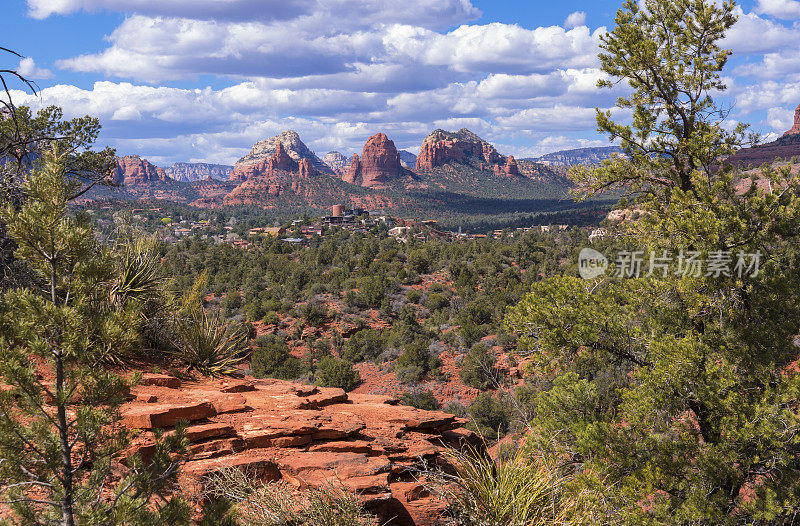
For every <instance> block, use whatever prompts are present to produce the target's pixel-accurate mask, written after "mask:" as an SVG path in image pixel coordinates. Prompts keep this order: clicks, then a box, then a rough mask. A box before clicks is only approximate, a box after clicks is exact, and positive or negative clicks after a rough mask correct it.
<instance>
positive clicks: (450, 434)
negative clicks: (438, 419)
mask: <svg viewBox="0 0 800 526" xmlns="http://www.w3.org/2000/svg"><path fill="white" fill-rule="evenodd" d="M441 441H442V443H443V444H446V445H448V446H451V447H457V448H460V447H464V446H467V445H469V446H472V447H479V446H481V445H482V444H483V440H482V439H481V437H480V436H478V434H477V433H475V432H474V431H470V430H469V429H462V428H458V429H450V430H447V431H443V432H442V436H441Z"/></svg>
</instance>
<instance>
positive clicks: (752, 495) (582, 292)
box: [507, 0, 800, 524]
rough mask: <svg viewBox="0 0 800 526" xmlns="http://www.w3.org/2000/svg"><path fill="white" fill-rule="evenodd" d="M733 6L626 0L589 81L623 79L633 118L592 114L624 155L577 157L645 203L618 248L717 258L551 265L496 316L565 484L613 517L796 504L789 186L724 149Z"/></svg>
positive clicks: (798, 209)
mask: <svg viewBox="0 0 800 526" xmlns="http://www.w3.org/2000/svg"><path fill="white" fill-rule="evenodd" d="M732 12H733V4H732V3H730V2H726V3H722V4H720V3H716V2H710V1H703V0H643V1H641V2H634V1H630V0H629V1H628V2H626V3H625V4H624V6H623V8H622V9H620V10H619V11H618V13H617V16H616V27H615V28H613V30H611V31H610V32H609V33H608V34H606V35H605V36H604V37H603V38H602V44H601V48H602V53H601V54H600V59H601V64H602V68H603V70H604V71H605V73H606V74H607V75H608V80H605V81H602V82H601V83H600V85H601V86H608V85H611V84H613V83H627V84H628V88H629V91H628V93H630V95H629V96H627V97H623V98H621V99H620V100H619V101H618V106H620V107H621V108H627V109H631V110H632V116H633V118H632V122H631V123H630V124H622V123H618V122H615V121H614V120H613V118H612V115H611V114H610V113H607V112H600V111H598V115H597V124H598V129H599V130H600V131H601V132H604V133H606V134H607V135H609V136H610V137H611V138H615V139H619V140H621V144H622V148H623V150H624V152H625V153H626V154H627V156H626V157H618V158H616V159H613V160H608V161H606V162H604V163H603V164H602V166H600V167H597V168H580V169H577V170H574V171H573V173H572V175H573V177H574V178H575V180H576V183H577V184H578V188H579V191H580V192H582V195H593V194H594V193H596V192H599V191H602V190H605V189H616V190H618V191H620V192H623V193H625V194H626V200H625V201H624V203H623V205H621V206H627V207H632V208H634V207H635V208H637V209H639V210H640V211H641V214H640V216H639V218H638V219H634V220H629V221H626V222H624V223H623V224H622V225H621V226H620V227H619V232H620V233H621V234H622V235H623V237H622V240H621V242H620V243H622V244H625V245H626V246H627V247H628V248H630V249H633V250H635V249H641V250H643V251H644V252H645V253H646V254H647V253H648V252H649V253H653V254H656V255H658V256H659V257H660V256H663V255H664V254H665V251H666V253H667V254H668V256H669V255H671V256H674V257H675V258H676V259H677V258H678V257H679V256H680V254H681V251H683V254H684V255H686V254H689V253H690V252H692V253H697V254H698V255H699V257H702V258H704V259H705V260H706V261H709V259H708V258H710V257H712V258H713V257H718V256H722V255H725V256H726V257H728V258H730V262H729V265H730V266H729V267H728V270H727V271H723V272H715V271H711V272H710V271H709V270H710V267H708V266H706V267H704V268H703V269H702V271H701V273H700V274H699V275H697V276H695V275H692V274H691V273H683V272H679V271H678V270H679V269H678V268H677V261H675V262H674V265H673V266H671V267H668V269H667V272H663V271H662V270H659V271H657V272H655V273H653V274H652V275H650V276H647V275H646V274H647V272H644V273H643V274H642V277H640V278H638V279H635V278H634V279H625V278H622V277H617V276H616V275H615V274H614V273H613V272H614V270H615V269H613V268H612V272H610V273H607V274H606V276H604V277H602V278H599V279H596V280H592V281H585V280H581V279H578V278H574V277H569V276H566V277H560V278H550V279H545V280H543V281H542V282H540V283H537V284H535V285H534V287H533V291H532V292H531V293H530V294H529V295H528V296H527V297H526V298H525V299H524V300H523V301H522V302H521V303H520V304H519V305H518V306H517V307H516V308H515V309H513V310H512V312H511V313H510V314H509V316H508V318H507V323H508V325H509V327H510V328H512V329H514V330H516V331H517V332H519V333H521V334H522V335H524V336H525V338H526V339H527V340H528V342H529V343H530V344H531V345H532V346H533V347H536V348H538V349H539V351H538V352H537V353H535V361H534V364H533V365H532V367H531V370H532V371H533V372H534V373H535V374H537V375H538V376H540V377H541V378H542V379H545V380H548V381H549V382H546V384H547V385H550V386H551V387H550V388H549V389H546V390H544V391H542V392H540V393H539V394H538V396H537V400H536V403H535V409H536V416H535V418H534V427H535V429H536V431H537V432H538V436H539V437H542V438H546V439H547V440H546V441H545V442H547V443H548V444H552V445H554V451H555V452H557V453H559V454H560V455H561V456H560V457H559V458H567V459H568V464H569V465H570V467H571V468H572V469H578V470H579V472H580V473H582V475H581V476H580V477H578V479H576V481H577V482H575V485H576V489H584V490H585V489H587V488H592V489H597V488H600V489H601V492H602V494H603V498H602V499H601V500H599V501H598V502H601V503H602V504H603V506H604V507H605V509H606V510H607V512H608V514H609V515H608V517H609V520H610V521H611V522H624V523H634V524H659V523H684V524H779V523H787V522H790V521H791V520H792V517H794V516H795V515H796V514H797V513H798V512H800V504H798V503H800V418H798V406H799V405H800V404H799V402H800V400H799V398H798V397H800V376H798V373H797V368H796V365H795V364H796V362H797V360H798V358H799V357H800V353H798V348H797V346H795V345H794V343H793V338H794V335H796V334H798V331H800V298H798V296H797V294H796V292H795V291H796V290H798V286H800V264H798V263H800V251H798V248H797V235H798V232H800V187H798V181H797V178H796V176H793V175H791V173H790V172H789V170H788V169H773V168H769V169H764V170H763V171H761V172H759V173H757V174H755V175H753V176H750V175H744V174H740V173H737V172H736V171H734V170H733V168H732V167H731V166H728V165H726V163H725V161H724V159H725V157H726V156H727V155H729V154H730V153H732V152H733V151H734V149H735V148H736V146H737V145H738V144H740V143H742V142H743V141H744V132H745V129H744V127H737V128H736V129H735V130H734V131H732V132H727V131H725V129H724V128H723V125H722V120H723V119H724V117H725V115H726V111H725V110H724V109H722V108H721V107H720V106H718V104H717V102H716V101H715V100H714V99H713V98H712V96H711V95H712V94H713V93H715V92H719V91H722V90H724V84H723V82H722V78H721V72H722V71H723V68H724V66H725V63H726V61H727V58H728V56H729V54H730V52H729V51H728V50H725V49H722V48H721V46H720V40H721V39H722V38H723V36H724V34H725V31H726V30H727V29H729V28H730V27H731V26H732V25H733V23H734V22H735V17H734V16H733V15H732ZM740 252H741V253H742V255H754V254H759V253H760V254H761V256H760V268H759V269H758V271H757V272H756V271H755V268H747V269H744V270H745V271H744V272H739V271H738V270H737V269H736V266H735V265H736V263H737V262H738V259H739V257H740V256H739V253H740ZM754 260H755V256H752V257H747V259H746V262H747V265H748V266H751V265H752V263H754ZM620 262H621V261H620ZM723 268H724V267H723ZM616 269H617V270H618V269H619V266H617V267H616ZM740 270H741V268H740ZM543 443H544V442H543Z"/></svg>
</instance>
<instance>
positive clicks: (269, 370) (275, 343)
mask: <svg viewBox="0 0 800 526" xmlns="http://www.w3.org/2000/svg"><path fill="white" fill-rule="evenodd" d="M250 368H251V369H252V371H253V376H256V377H258V378H280V379H283V380H294V379H296V378H299V377H300V376H302V375H303V374H305V373H306V371H307V367H306V365H305V364H304V363H303V361H302V360H301V359H300V358H297V357H296V356H292V354H291V353H290V352H289V346H287V345H286V341H285V340H284V339H283V338H281V337H280V336H276V335H269V336H262V337H260V338H258V339H257V340H256V349H255V351H253V357H252V359H251V360H250Z"/></svg>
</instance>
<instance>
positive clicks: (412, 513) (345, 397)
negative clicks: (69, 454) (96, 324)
mask: <svg viewBox="0 0 800 526" xmlns="http://www.w3.org/2000/svg"><path fill="white" fill-rule="evenodd" d="M163 380H164V379H163V378H160V379H159V381H158V382H157V383H156V384H150V385H137V386H135V387H133V388H132V389H131V391H132V392H131V394H132V397H131V398H132V401H130V402H128V403H127V404H125V405H124V406H123V408H122V417H123V422H124V423H125V424H126V425H127V426H128V427H131V428H137V429H140V430H142V432H141V433H140V434H138V435H137V436H136V438H135V440H134V442H133V446H132V448H131V451H130V453H131V454H134V453H140V454H141V455H142V456H144V457H147V456H148V455H152V454H153V452H154V447H155V446H154V434H153V429H155V428H171V427H173V426H174V425H175V424H176V423H177V422H178V421H179V420H185V421H188V422H190V424H189V426H188V427H187V428H186V438H187V440H188V441H189V446H188V452H189V458H188V461H187V462H186V463H185V464H184V465H183V466H182V468H181V474H180V479H179V481H180V489H181V490H182V491H184V492H186V493H190V492H195V491H197V490H199V489H202V485H203V484H204V481H205V480H206V477H207V475H209V474H211V473H214V472H215V471H218V470H221V469H223V468H226V467H237V468H241V469H244V470H247V471H248V472H250V473H257V474H259V475H261V476H262V477H263V478H264V479H265V480H270V481H279V480H284V481H286V482H288V483H290V484H291V485H293V486H294V487H297V488H305V487H325V486H326V485H328V484H330V481H332V480H335V481H337V483H340V484H342V486H343V487H344V488H346V489H348V490H350V491H353V492H354V493H356V494H357V495H358V497H359V499H360V500H361V502H362V503H363V504H364V505H365V506H366V507H367V509H369V510H371V511H372V512H374V513H376V514H377V515H378V519H380V523H381V524H383V523H386V522H387V521H388V520H389V519H392V518H393V517H395V518H396V517H401V518H402V520H401V521H399V522H394V521H393V522H392V524H395V523H396V524H409V525H428V524H436V523H438V521H439V520H440V519H441V518H442V512H443V511H444V504H443V503H442V502H441V501H439V500H437V499H436V498H435V497H434V496H431V495H430V494H428V493H427V492H426V491H425V489H424V483H425V480H424V478H423V479H422V480H419V481H416V480H414V475H415V474H416V473H417V470H418V469H419V468H421V467H423V465H424V464H427V465H429V466H435V465H444V464H446V462H447V461H446V459H445V458H444V457H443V455H442V452H443V446H446V445H449V446H453V447H457V448H459V447H464V446H465V445H466V444H473V445H475V446H477V447H480V441H479V440H478V439H477V436H476V435H475V434H474V433H472V432H471V431H467V430H465V429H464V428H463V427H462V426H463V425H464V424H465V423H466V422H467V421H466V420H463V419H458V418H456V417H454V416H452V415H449V414H446V413H442V412H438V411H421V410H419V409H414V408H412V407H406V406H401V405H398V402H397V400H396V399H393V398H391V397H386V396H380V395H366V394H353V393H351V394H347V393H345V392H344V391H342V390H341V389H334V388H324V387H316V386H313V385H302V384H294V383H290V382H284V381H280V380H256V379H251V378H246V379H243V380H233V379H229V380H205V381H201V382H180V380H178V379H174V380H175V381H174V382H167V383H164V382H163ZM423 459H424V460H423Z"/></svg>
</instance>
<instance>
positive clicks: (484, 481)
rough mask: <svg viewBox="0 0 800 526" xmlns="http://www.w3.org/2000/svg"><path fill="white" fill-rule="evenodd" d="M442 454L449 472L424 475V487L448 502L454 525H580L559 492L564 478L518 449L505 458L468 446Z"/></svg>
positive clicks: (572, 503) (575, 509)
mask: <svg viewBox="0 0 800 526" xmlns="http://www.w3.org/2000/svg"><path fill="white" fill-rule="evenodd" d="M445 455H446V458H447V459H448V461H449V462H450V464H451V465H452V466H453V467H454V469H455V472H454V473H452V474H450V473H444V472H442V471H435V472H433V473H430V474H429V476H430V479H431V484H430V489H431V490H432V491H433V493H435V494H436V495H438V496H439V497H440V498H442V499H443V500H444V501H446V502H447V503H448V505H449V507H450V512H451V515H452V517H453V522H454V523H455V524H458V525H475V526H551V525H552V526H555V525H561V526H570V525H572V524H585V522H584V520H583V519H584V518H585V517H584V515H583V513H581V511H582V510H581V508H582V507H581V505H580V502H578V500H577V499H575V498H571V497H569V496H567V495H565V494H564V493H563V491H562V489H563V485H564V482H565V480H566V479H565V478H564V477H563V476H561V475H559V474H558V473H556V472H555V471H553V470H551V469H550V467H549V466H547V465H546V464H545V463H544V462H540V461H537V460H536V459H535V458H532V457H530V456H529V455H527V454H526V453H525V450H524V449H522V448H521V449H518V450H517V452H516V453H515V454H514V455H513V456H512V457H511V458H508V459H503V458H499V459H493V458H491V457H489V456H488V455H487V454H485V453H483V452H481V451H478V450H476V449H473V448H471V447H469V448H467V449H466V450H464V451H459V450H455V449H449V450H447V452H446V453H445Z"/></svg>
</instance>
